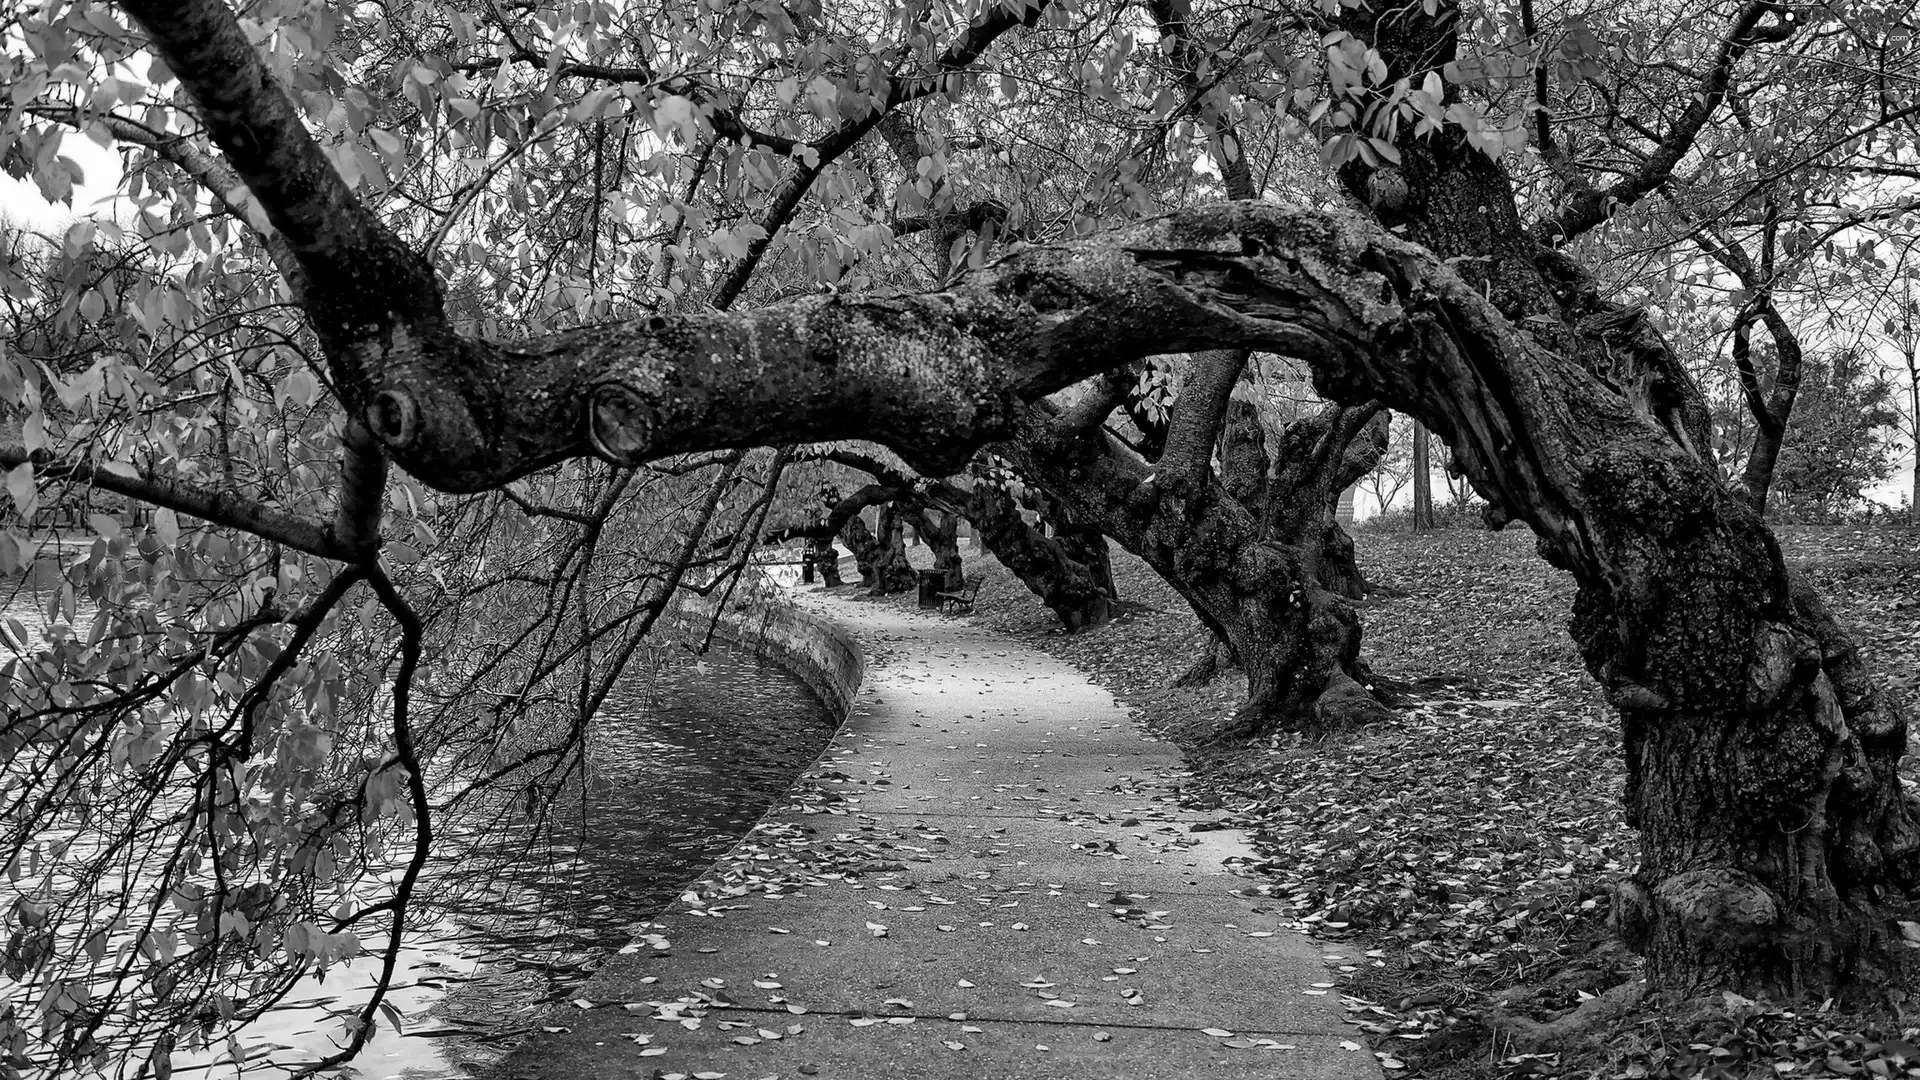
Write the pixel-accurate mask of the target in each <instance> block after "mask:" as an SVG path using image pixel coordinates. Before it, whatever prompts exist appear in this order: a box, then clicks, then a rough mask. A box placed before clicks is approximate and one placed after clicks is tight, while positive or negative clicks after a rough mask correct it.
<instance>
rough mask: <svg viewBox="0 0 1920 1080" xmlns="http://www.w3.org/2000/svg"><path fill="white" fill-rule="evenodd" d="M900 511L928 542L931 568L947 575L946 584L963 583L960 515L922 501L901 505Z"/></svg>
mask: <svg viewBox="0 0 1920 1080" xmlns="http://www.w3.org/2000/svg"><path fill="white" fill-rule="evenodd" d="M901 513H902V514H903V515H904V516H905V517H906V518H907V520H908V521H909V522H910V523H911V524H912V525H913V528H914V530H915V531H916V532H918V533H919V534H920V536H921V537H922V538H924V539H925V540H926V542H927V547H928V548H929V549H930V550H931V551H932V552H933V568H934V569H935V570H939V571H941V572H943V573H945V574H946V587H947V588H948V589H950V590H951V589H958V588H960V587H961V586H963V585H965V584H966V573H965V571H964V569H963V568H962V566H961V563H960V517H959V515H957V514H950V513H946V512H945V511H941V510H936V509H934V508H933V507H930V506H926V505H924V504H915V505H907V504H905V503H904V502H903V503H902V504H901Z"/></svg>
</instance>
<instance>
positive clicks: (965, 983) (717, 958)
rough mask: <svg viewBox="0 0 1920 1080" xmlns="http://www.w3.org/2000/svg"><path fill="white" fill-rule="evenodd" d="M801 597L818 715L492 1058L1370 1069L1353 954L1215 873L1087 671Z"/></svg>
mask: <svg viewBox="0 0 1920 1080" xmlns="http://www.w3.org/2000/svg"><path fill="white" fill-rule="evenodd" d="M804 602H805V603H807V604H808V605H809V606H811V607H812V608H813V609H814V610H816V611H819V612H821V613H823V614H826V615H828V616H830V617H832V618H834V619H836V620H838V621H840V622H841V623H842V624H843V625H846V626H848V627H849V628H850V629H852V631H853V632H854V634H855V636H856V637H857V638H858V639H859V640H860V642H861V644H862V646H863V648H864V649H865V650H866V652H867V664H868V676H867V685H866V687H865V688H864V689H863V690H862V691H861V693H860V695H859V697H858V698H857V699H856V702H855V706H854V709H853V714H852V716H851V717H850V718H849V720H848V722H847V725H846V727H845V728H844V729H843V730H842V731H841V732H840V734H839V736H838V737H837V738H836V739H835V740H834V743H833V745H832V746H831V747H830V748H829V749H828V751H827V752H826V753H825V754H824V755H823V756H822V757H821V759H820V761H819V763H818V764H816V765H815V767H814V768H813V769H812V771H811V772H809V773H808V774H807V776H806V778H805V779H804V780H803V781H802V782H801V783H800V785H799V786H797V787H796V788H795V790H794V793H793V797H792V798H791V799H789V800H788V802H787V805H786V806H785V807H784V808H783V809H780V810H777V811H775V812H774V813H773V814H771V815H770V816H769V817H768V818H767V819H766V820H765V821H763V822H762V823H761V824H760V825H759V826H758V827H757V828H756V829H755V830H754V831H753V833H751V834H750V835H749V836H748V837H747V839H746V840H745V841H744V842H743V843H742V844H741V845H740V846H739V847H738V848H737V849H735V851H734V852H733V853H732V854H731V855H730V856H729V857H728V858H727V859H726V860H724V861H723V862H722V863H721V864H719V865H718V866H717V867H715V869H714V871H713V873H712V875H710V877H709V878H708V879H706V880H705V881H703V882H702V883H701V885H700V886H698V887H696V889H694V890H692V891H690V892H689V893H688V894H687V896H684V897H682V899H681V902H679V903H676V904H675V905H673V906H672V908H671V909H670V910H669V911H668V912H666V913H665V914H663V915H662V916H661V920H660V922H659V923H658V924H656V925H654V926H653V927H650V928H649V929H650V930H651V931H652V936H650V937H647V938H643V939H641V940H639V941H636V942H635V943H634V944H633V945H631V946H629V947H628V949H627V951H625V952H624V953H623V954H622V955H620V956H617V957H615V958H613V959H611V960H610V961H609V962H608V963H607V964H606V965H605V966H604V967H603V968H602V969H601V971H600V972H599V974H598V975H597V976H595V978H594V979H593V981H592V982H591V983H590V984H589V985H588V987H587V988H586V990H585V991H584V994H585V995H586V997H585V998H584V999H583V1000H581V1001H576V1002H575V1003H574V1004H575V1006H579V1007H577V1008H568V1009H563V1010H562V1012H563V1013H564V1014H565V1015H560V1016H556V1017H554V1018H553V1019H552V1020H551V1021H550V1023H551V1025H552V1026H553V1029H550V1030H548V1031H547V1032H546V1033H545V1034H542V1035H539V1036H538V1037H537V1038H536V1039H534V1040H533V1041H532V1043H530V1044H529V1045H528V1046H527V1047H525V1048H524V1049H522V1050H521V1051H520V1052H518V1053H516V1054H515V1055H514V1056H513V1057H512V1058H510V1059H509V1060H508V1061H507V1062H506V1063H505V1065H504V1068H503V1074H504V1075H505V1076H508V1077H538V1078H541V1080H588V1078H601V1077H610V1078H626V1077H633V1078H641V1077H660V1076H665V1077H674V1076H675V1075H676V1074H678V1075H680V1076H685V1077H698V1078H705V1080H712V1078H716V1077H721V1076H725V1077H728V1078H730V1080H759V1078H764V1077H779V1078H781V1080H792V1078H797V1077H819V1078H821V1080H935V1078H943V1077H953V1078H963V1077H964V1078H967V1080H1002V1078H1016V1077H1017V1078H1028V1077H1059V1078H1063V1080H1064V1078H1087V1080H1092V1078H1100V1080H1154V1078H1160V1077H1165V1078H1170V1080H1171V1078H1187V1077H1218V1078H1242V1077H1246V1078H1252V1077H1259V1078H1262V1080H1295V1078H1299V1080H1308V1078H1319V1077H1327V1078H1336V1077H1337V1078H1341V1080H1376V1078H1378V1077H1379V1076H1380V1072H1379V1070H1378V1068H1377V1067H1376V1065H1375V1062H1374V1058H1373V1055H1372V1054H1371V1053H1370V1052H1369V1051H1368V1050H1367V1049H1366V1047H1365V1046H1363V1045H1362V1041H1361V1037H1360V1035H1359V1033H1358V1032H1357V1031H1355V1030H1354V1029H1353V1028H1351V1027H1348V1026H1347V1025H1345V1024H1344V1023H1343V1022H1342V1018H1341V1008H1340V1004H1339V992H1338V990H1337V989H1335V988H1334V983H1335V979H1334V978H1333V976H1332V975H1331V974H1330V972H1329V968H1328V966H1327V965H1328V964H1339V963H1364V962H1365V961H1364V960H1362V959H1357V958H1354V957H1352V956H1351V955H1350V952H1349V950H1348V949H1347V948H1346V947H1343V946H1323V945H1321V944H1318V943H1316V942H1314V941H1312V940H1311V939H1309V938H1307V937H1305V936H1303V935H1302V934H1300V933H1299V932H1298V931H1297V930H1295V929H1292V928H1291V927H1290V925H1289V923H1288V921H1287V920H1286V919H1285V918H1284V917H1283V914H1282V913H1280V912H1278V911H1276V910H1274V908H1273V906H1272V902H1271V901H1266V900H1264V899H1262V898H1260V897H1259V896H1257V895H1251V893H1252V890H1250V889H1248V888H1247V886H1248V885H1249V884H1250V883H1249V882H1247V881H1246V880H1244V879H1241V878H1237V877H1234V876H1233V875H1232V874H1231V873H1229V871H1228V869H1227V868H1226V867H1225V866H1223V860H1224V859H1230V858H1233V857H1236V856H1246V855H1248V854H1249V849H1247V848H1246V847H1245V845H1244V843H1243V841H1241V840H1240V839H1239V836H1240V834H1238V833H1235V832H1230V831H1201V832H1194V831H1192V828H1191V827H1192V826H1193V825H1194V824H1195V823H1198V822H1202V821H1206V820H1209V819H1210V818H1211V817H1212V816H1213V815H1211V814H1207V813H1203V812H1196V811H1190V810H1183V809H1181V808H1180V806H1179V805H1178V803H1177V801H1176V799H1175V797H1174V795H1173V794H1172V785H1173V784H1175V783H1178V782H1179V781H1180V779H1181V778H1182V776H1183V775H1184V772H1183V769H1182V767H1181V764H1180V760H1179V754H1178V752H1177V751H1176V750H1175V749H1174V748H1173V747H1172V746H1170V745H1168V744H1166V743H1163V742H1158V741H1155V740H1152V739H1150V738H1148V737H1146V736H1144V735H1143V734H1142V733H1141V732H1139V731H1138V730H1136V729H1135V728H1134V726H1133V724H1132V723H1131V722H1130V721H1129V719H1128V716H1127V713H1126V711H1125V710H1124V709H1122V708H1121V707H1120V706H1119V705H1117V704H1116V703H1115V702H1114V700H1113V698H1112V697H1111V696H1110V695H1109V694H1108V693H1107V692H1106V691H1104V690H1102V689H1100V688H1099V687H1098V686H1095V685H1093V684H1091V683H1090V682H1089V681H1088V680H1087V678H1086V677H1085V676H1084V675H1082V674H1080V673H1079V672H1078V671H1076V670H1074V669H1073V668H1071V667H1069V666H1068V665H1066V664H1065V663H1063V662H1061V661H1058V660H1055V659H1053V658H1052V657H1050V656H1047V655H1046V654H1044V653H1041V652H1039V651H1037V650H1034V649H1029V648H1026V647H1024V646H1021V645H1018V644H1015V643H1013V642H1011V641H1009V640H1007V639H1005V638H1002V637H1000V636H998V635H995V634H993V633H992V632H990V631H988V630H986V629H984V628H982V627H980V626H977V625H975V624H973V623H972V622H971V621H969V620H957V619H949V618H943V617H941V616H937V615H930V614H922V613H919V612H914V611H905V610H901V609H900V608H898V607H895V606H893V605H890V604H878V603H863V602H859V601H852V600H828V599H824V598H822V597H820V596H819V595H818V594H812V595H808V596H806V597H805V598H804ZM715 750H716V752H721V753H724V752H725V748H724V747H716V748H715ZM1242 892H1246V893H1248V894H1249V895H1241V894H1242ZM586 1006H590V1007H586ZM556 1029H557V1030H556Z"/></svg>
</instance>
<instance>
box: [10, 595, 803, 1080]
mask: <svg viewBox="0 0 1920 1080" xmlns="http://www.w3.org/2000/svg"><path fill="white" fill-rule="evenodd" d="M7 584H11V583H7ZM45 604H46V601H45V598H44V597H40V598H32V597H26V596H16V597H15V598H14V602H13V603H9V604H6V605H5V611H4V615H5V616H7V617H14V618H19V619H21V621H22V622H25V623H27V625H28V626H29V627H30V628H31V629H32V630H33V631H35V632H37V631H38V629H39V625H40V622H41V620H42V619H43V618H44V615H45ZM36 607H37V608H38V611H37V612H36V611H35V608H36ZM833 726H834V721H833V717H832V715H831V713H830V712H829V711H828V709H827V708H826V706H825V705H824V704H822V703H821V702H820V701H819V699H818V698H817V697H815V696H814V695H813V693H812V691H810V690H809V689H808V688H807V686H806V684H805V683H803V682H802V681H801V680H800V679H799V678H798V677H796V676H794V675H793V674H792V673H791V672H789V671H787V670H785V669H784V668H781V667H780V666H778V665H776V664H773V663H770V662H768V661H764V660H761V659H759V658H757V657H755V656H754V655H753V654H751V653H749V652H745V651H741V650H733V649H726V648H723V647H719V646H716V647H715V649H714V650H713V651H712V652H710V653H708V654H707V655H706V656H704V657H701V658H698V659H695V658H691V657H689V658H687V659H686V660H684V661H682V662H678V663H675V664H671V665H669V666H668V667H667V668H666V669H665V670H662V671H660V672H659V673H657V674H653V673H650V672H645V671H643V672H642V673H641V674H638V675H636V676H635V677H634V678H633V679H632V680H630V683H629V684H628V685H623V686H620V687H618V688H616V690H615V691H614V693H613V694H612V695H611V696H609V698H608V700H607V702H606V704H605V705H604V707H603V708H602V710H601V712H600V714H599V715H598V716H597V717H596V723H595V730H594V732H593V734H592V736H591V738H592V740H593V750H592V752H591V759H592V761H593V764H594V778H593V782H592V783H590V784H589V785H588V786H587V788H586V791H585V793H584V795H583V797H582V800H581V801H580V802H579V803H577V804H576V805H575V806H574V807H573V808H571V809H570V810H569V812H568V813H567V815H566V816H565V821H566V825H567V827H566V828H565V829H564V830H563V831H564V833H565V835H563V836H562V837H560V838H558V839H556V840H554V841H552V842H550V843H545V844H542V845H541V846H540V847H539V848H537V849H536V850H535V851H534V852H533V853H532V855H531V857H529V858H526V859H521V860H518V861H516V862H514V863H512V864H510V865H509V866H508V867H507V868H506V869H505V870H504V872H501V873H498V874H495V875H492V876H491V877H490V878H489V887H488V888H486V889H485V890H484V891H474V890H470V889H459V890H454V889H451V888H448V887H446V886H447V885H448V884H449V883H451V882H452V881H453V880H455V873H454V869H455V868H454V866H453V865H452V864H449V863H443V864H441V865H438V866H435V867H432V868H430V870H429V872H428V877H429V881H428V883H427V889H428V891H429V892H432V893H433V894H434V895H436V896H437V897H439V898H441V899H443V900H447V902H445V903H444V904H442V905H441V906H442V907H443V908H444V909H445V910H444V911H443V913H441V914H439V915H438V916H437V917H435V918H433V919H431V920H430V921H428V922H426V923H425V924H423V925H421V926H419V927H418V928H417V929H415V930H414V931H413V932H412V933H411V934H410V935H409V939H408V942H407V947H406V949H405V950H404V952H403V955H402V957H401V962H400V965H399V968H398V969H397V974H396V979H395V986H396V988H395V990H394V991H393V992H392V993H391V994H389V996H388V999H387V1000H388V1002H389V1003H390V1004H391V1006H392V1010H391V1011H390V1012H387V1013H386V1014H385V1016H384V1017H383V1020H382V1022H381V1025H380V1032H379V1034H378V1035H377V1036H376V1037H375V1039H374V1040H373V1042H372V1043H370V1044H369V1046H368V1047H367V1048H366V1050H364V1051H363V1052H362V1053H361V1055H360V1056H359V1057H358V1058H357V1059H356V1060H355V1061H354V1062H353V1064H352V1066H351V1067H350V1068H349V1069H347V1070H345V1071H344V1075H349V1076H359V1077H368V1078H385V1077H405V1078H409V1080H451V1078H459V1077H468V1076H472V1075H474V1074H475V1072H477V1071H480V1070H483V1069H484V1068H485V1067H486V1066H487V1065H489V1064H491V1063H492V1062H493V1061H495V1060H497V1059H498V1058H500V1057H501V1056H503V1055H504V1054H505V1053H506V1052H507V1051H508V1050H510V1049H511V1047H512V1045H513V1044H514V1042H516V1041H517V1039H518V1038H519V1037H520V1036H521V1035H524V1034H525V1033H526V1032H528V1031H530V1030H532V1029H533V1028H534V1027H535V1026H537V1025H538V1024H539V1023H541V1022H542V1019H543V1017H545V1016H546V1014H547V1012H548V1010H549V1009H550V1008H551V1007H552V1006H553V1005H554V1004H555V1003H556V1002H558V1001H560V1000H563V999H564V998H566V997H567V996H568V995H569V993H570V992H571V991H572V989H573V988H574V987H576V986H578V985H579V984H581V983H582V982H584V981H585V979H586V978H587V977H588V976H589V975H590V974H591V972H592V969H593V967H594V966H595V965H596V964H597V963H598V961H599V960H600V959H601V958H603V957H605V956H606V955H608V954H609V953H611V952H613V951H616V950H618V949H619V948H621V947H623V946H625V945H627V944H629V943H630V942H632V941H634V940H635V939H636V938H637V937H638V936H639V935H642V934H645V933H647V932H648V930H649V927H648V926H647V923H646V920H647V919H648V917H649V916H650V915H652V914H653V913H654V912H656V911H658V910H659V909H660V908H661V907H663V906H664V905H665V904H666V902H667V901H669V900H671V899H672V898H673V896H674V895H676V894H677V893H678V892H679V891H680V890H681V888H683V887H684V886H685V885H686V884H687V883H688V882H689V881H691V880H692V879H693V878H695V877H697V876H698V875H699V873H700V872H701V871H702V870H704V869H705V868H706V866H708V865H709V864H711V863H712V862H713V861H714V860H715V859H717V858H718V857H719V856H720V855H722V854H723V853H724V852H725V851H726V850H727V849H728V848H729V847H730V846H732V844H733V843H734V842H735V841H736V840H737V839H738V838H739V837H740V836H741V835H742V834H744V833H745V832H746V831H747V830H748V829H749V828H750V827H752V825H753V824H754V822H756V821H758V820H759V818H760V817H761V815H762V814H764V813H765V812H766V810H767V809H768V808H769V807H770V806H771V805H772V803H773V802H774V800H775V799H777V798H778V797H779V796H780V795H781V794H782V793H783V792H784V791H785V790H786V789H787V787H788V786H789V785H790V784H791V782H792V780H793V778H794V777H795V775H797V773H798V772H799V771H800V770H801V769H803V768H805V767H806V766H807V765H808V764H809V763H810V762H812V760H813V759H814V758H815V757H816V756H818V754H819V752H820V750H821V749H822V747H824V746H825V745H826V742H827V740H828V739H829V738H830V737H831V736H832V733H833ZM472 842H477V843H483V844H505V843H512V842H513V838H512V837H511V836H497V837H488V838H474V840H473V841H472ZM463 846H464V845H462V844H460V843H458V842H456V843H452V844H443V845H442V848H443V851H444V849H446V848H454V847H463ZM436 885H438V886H440V888H439V889H438V890H437V891H435V886H436ZM456 892H457V893H458V898H457V899H447V898H449V897H451V896H453V895H455V894H456ZM377 970H378V965H377V963H376V961H375V958H372V957H363V958H361V959H359V960H356V961H354V962H352V963H351V964H348V965H346V966H345V967H344V968H336V969H335V970H334V971H332V972H330V973H329V975H328V976H327V978H326V979H325V981H324V982H322V981H319V980H308V982H307V983H306V984H304V985H303V986H302V987H300V988H299V989H298V990H296V991H295V992H294V993H293V994H290V995H289V996H288V998H287V1000H286V1001H285V1002H283V1003H282V1004H281V1005H280V1006H279V1007H278V1008H276V1009H275V1010H274V1012H273V1013H271V1014H269V1016H267V1017H266V1018H264V1019H263V1020H262V1021H261V1022H260V1023H258V1024H256V1025H254V1026H253V1027H251V1028H249V1029H248V1030H247V1031H246V1032H245V1033H243V1035H242V1037H241V1040H240V1042H241V1044H242V1046H243V1050H244V1054H245V1057H246V1064H245V1065H244V1066H237V1065H236V1064H235V1063H233V1062H232V1061H231V1059H225V1060H212V1059H210V1058H207V1057H194V1056H190V1055H187V1054H184V1053H182V1054H178V1055H176V1056H175V1058H176V1067H175V1071H174V1075H175V1076H176V1077H187V1078H193V1080H199V1078H201V1077H232V1076H243V1077H246V1078H247V1080H254V1078H269V1077H277V1076H286V1075H289V1072H288V1070H287V1069H286V1068H285V1067H284V1066H286V1065H292V1064H298V1063H301V1062H305V1061H311V1060H313V1059H314V1058H316V1057H318V1056H321V1055H323V1054H325V1053H327V1052H328V1051H329V1050H331V1049H332V1047H333V1045H334V1042H333V1040H334V1039H336V1038H338V1037H339V1036H340V1033H341V1030H342V1026H341V1019H342V1018H343V1017H344V1016H347V1015H350V1014H352V1013H353V1012H354V1011H356V1010H357V1009H358V1008H359V1007H361V1006H362V1005H363V1004H364V1002H365V1001H366V993H367V990H368V987H369V986H370V984H371V981H372V978H373V976H374V974H375V972H376V971H377Z"/></svg>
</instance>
